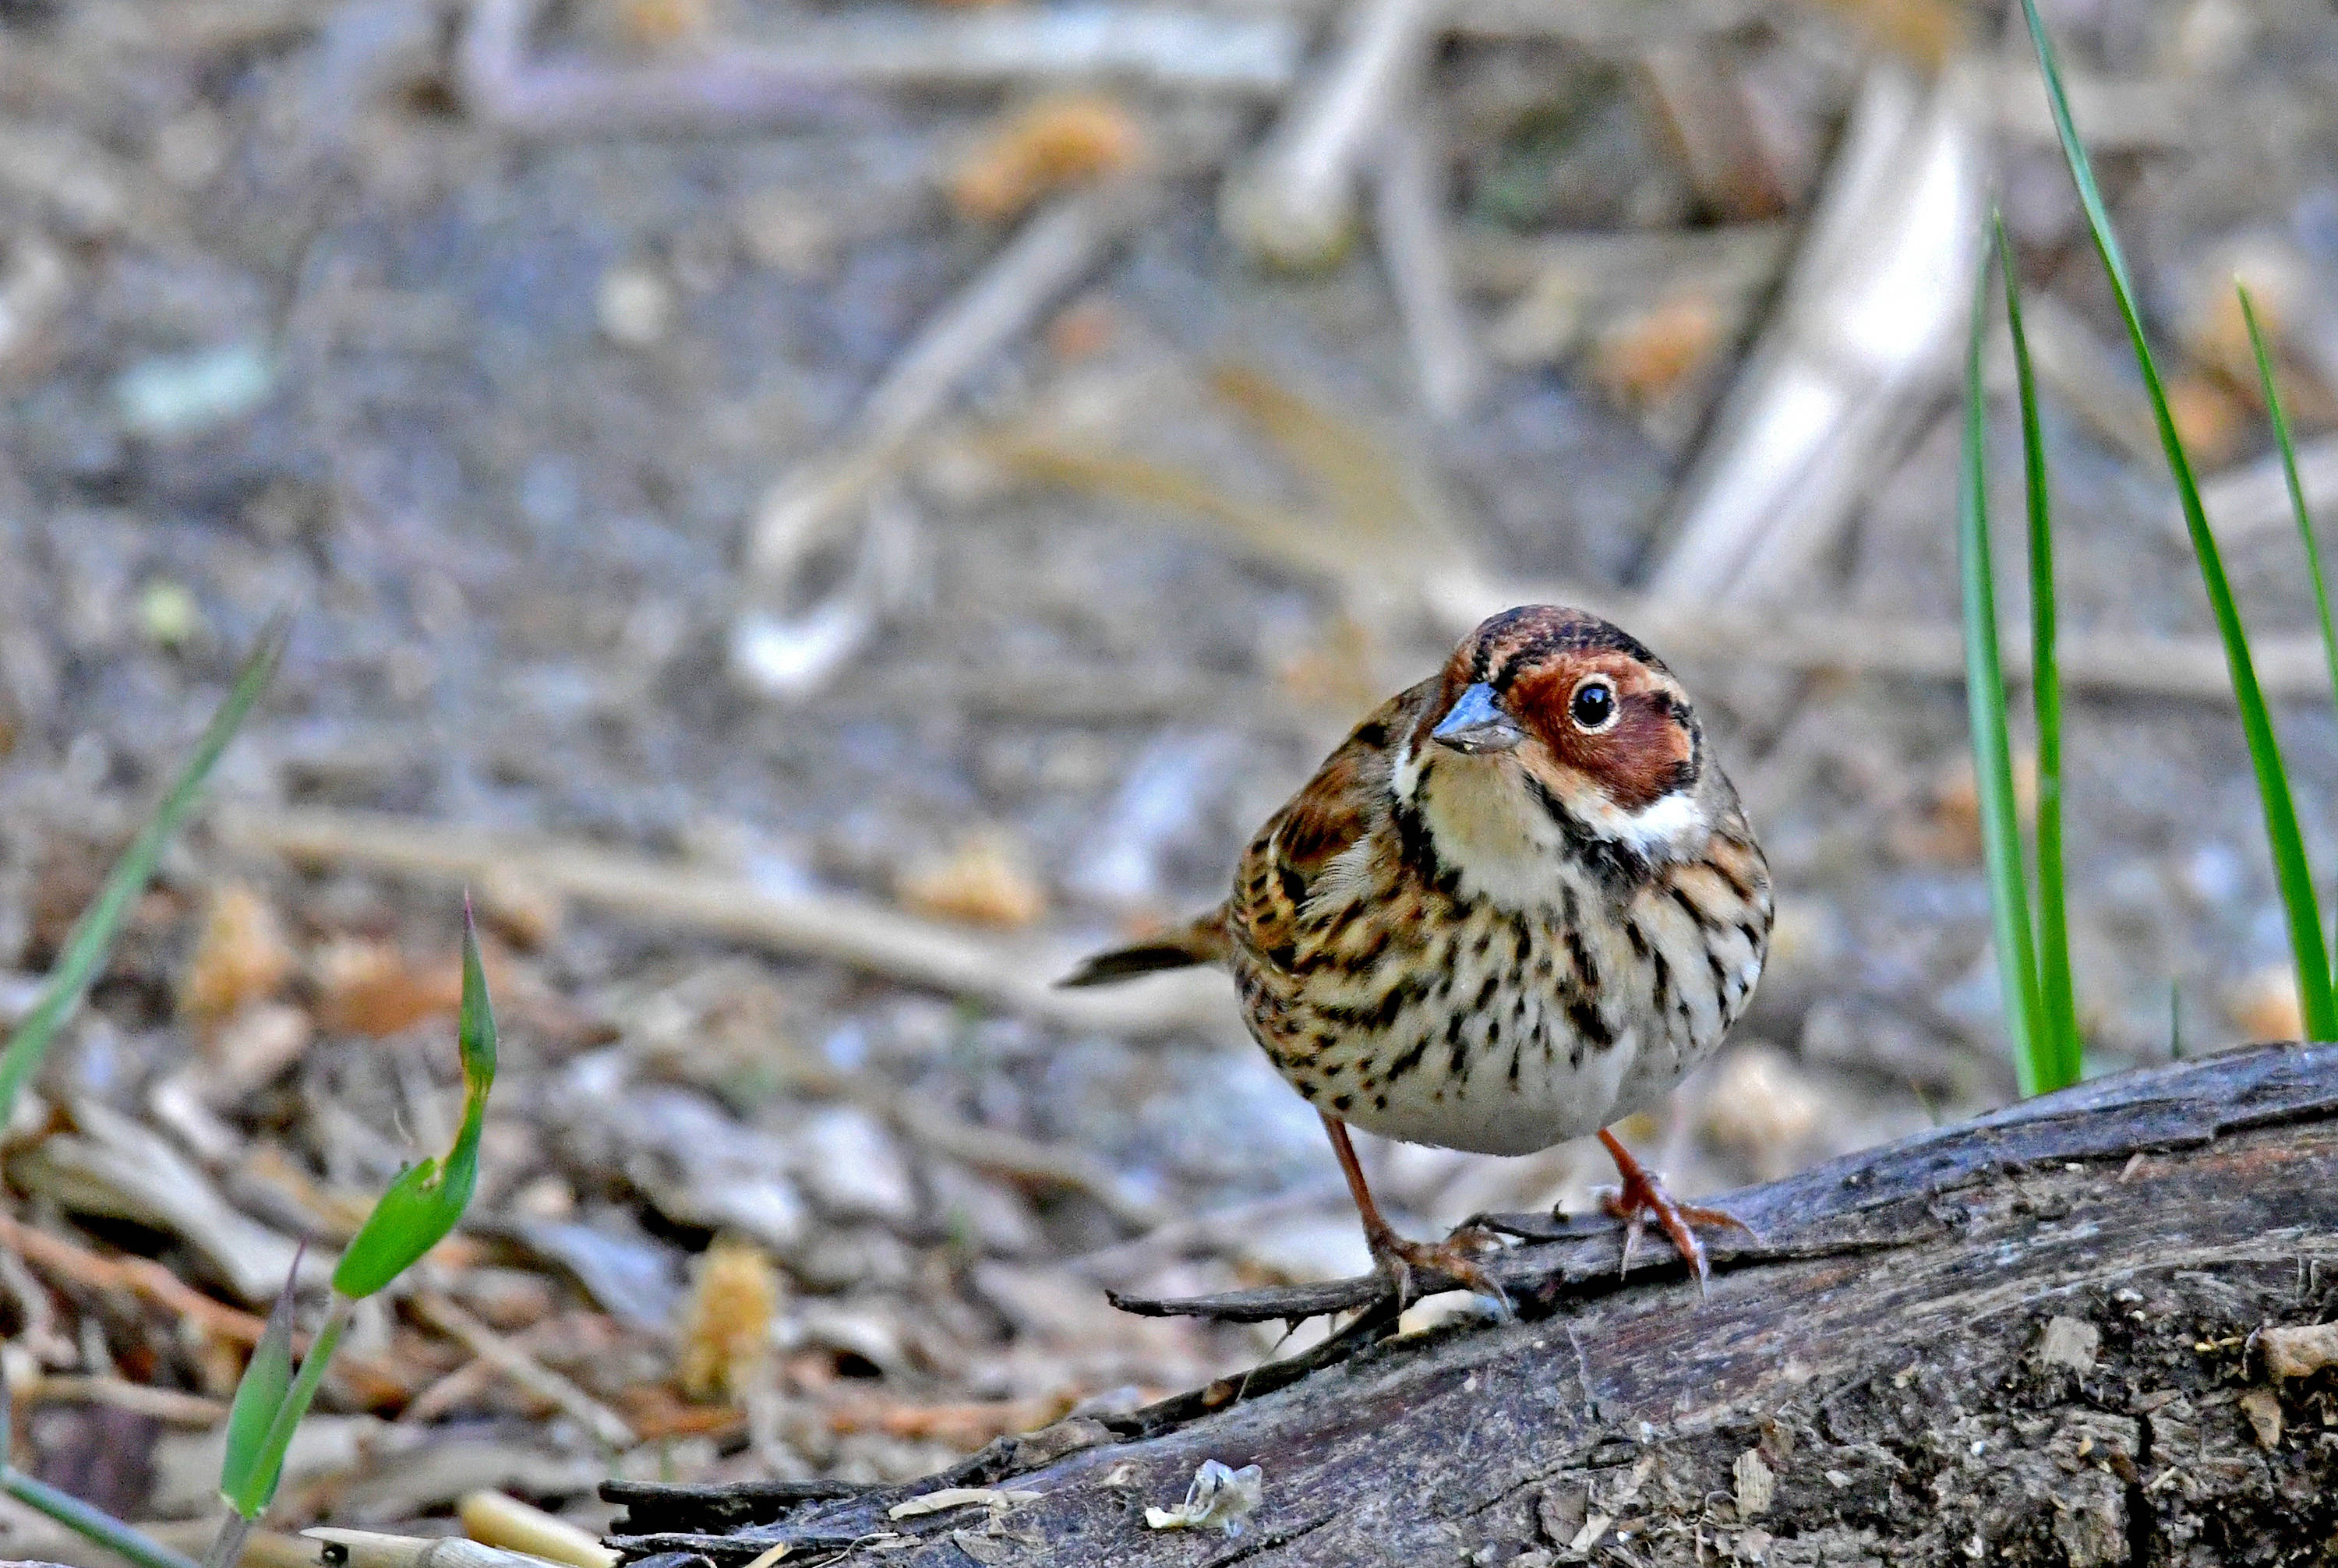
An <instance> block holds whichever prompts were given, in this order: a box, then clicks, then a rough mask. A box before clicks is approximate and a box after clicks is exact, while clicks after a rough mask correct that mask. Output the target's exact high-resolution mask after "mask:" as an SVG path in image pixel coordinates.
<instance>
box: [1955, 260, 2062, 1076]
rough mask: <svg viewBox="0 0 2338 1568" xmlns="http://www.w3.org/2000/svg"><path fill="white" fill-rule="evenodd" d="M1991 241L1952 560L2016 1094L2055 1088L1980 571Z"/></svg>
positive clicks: (1990, 590) (1985, 528) (2001, 681)
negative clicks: (1958, 580) (1959, 585)
mask: <svg viewBox="0 0 2338 1568" xmlns="http://www.w3.org/2000/svg"><path fill="white" fill-rule="evenodd" d="M1996 261H1997V244H1996V240H1995V238H1994V236H1992V237H1991V240H1990V242H1989V245H1988V246H1987V247H1986V248H1985V249H1984V250H1983V253H1982V255H1981V259H1980V276H1979V279H1978V280H1977V281H1976V282H1975V284H1974V287H1973V314H1972V332H1971V338H1970V342H1969V344H1968V346H1967V348H1966V351H1965V440H1964V466H1963V474H1962V478H1961V482H1960V484H1959V485H1958V487H1957V559H1958V564H1959V565H1960V568H1961V570H1962V573H1963V577H1964V622H1965V701H1966V704H1967V707H1968V708H1969V710H1970V714H1971V725H1972V748H1973V783H1974V788H1975V790H1976V793H1977V794H1978V796H1979V801H1980V837H1981V858H1982V860H1983V863H1984V864H1985V865H1986V867H1988V871H1989V914H1990V916H1991V917H1992V919H1993V921H1994V923H1995V926H1996V933H1997V975H1998V983H1999V986H2000V987H2001V988H2002V989H2003V992H2004V996H2005V1033H2006V1038H2007V1041H2008V1043H2009V1044H2010V1045H2011V1047H2012V1050H2013V1067H2014V1073H2015V1074H2016V1076H2017V1077H2018V1078H2019V1081H2020V1084H2021V1093H2024V1094H2025V1095H2027V1094H2041V1093H2045V1092H2046V1091H2047V1090H2048V1089H2051V1088H2054V1087H2057V1085H2056V1083H2054V1081H2053V1079H2054V1063H2053V1059H2052V1056H2051V1054H2050V1052H2049V1049H2048V1042H2049V1036H2048V1034H2047V1031H2046V1027H2045V1019H2044V1016H2043V1009H2042V1007H2041V1006H2040V1005H2039V1002H2038V960H2037V956H2036V954H2035V952H2034V950H2033V947H2032V938H2031V933H2030V926H2029V884H2028V882H2027V881H2026V879H2025V878H2024V877H2023V876H2022V873H2021V824H2020V819H2019V817H2017V816H2016V815H2015V812H2014V809H2013V749H2012V745H2011V743H2010V741H2009V740H2008V739H2007V735H2006V709H2005V671H2004V668H2003V665H2002V662H2001V659H2000V655H1999V644H1998V640H1997V586H1996V583H1995V580H1994V577H1993V574H1992V572H1991V569H1990V565H1989V498H1988V494H1987V489H1986V486H1987V484H1988V478H1989V466H1988V462H1987V456H1986V453H1985V450H1984V448H1985V446H1986V442H1987V437H1988V407H1987V404H1986V401H1985V399H1984V397H1983V394H1982V389H1981V376H1980V351H1981V343H1982V340H1983V338H1984V336H1985V335H1986V333H1987V330H1988V326H1989V269H1990V268H1991V267H1992V266H1993V265H1995V264H1996Z"/></svg>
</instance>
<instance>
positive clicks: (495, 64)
mask: <svg viewBox="0 0 2338 1568" xmlns="http://www.w3.org/2000/svg"><path fill="white" fill-rule="evenodd" d="M542 9H543V6H542V4H541V0H478V4H476V5H474V6H473V7H472V10H471V17H470V22H469V25H467V27H466V29H465V31H464V35H463V43H462V47H461V49H460V51H459V54H458V56H457V73H458V77H459V80H460V82H461V85H462V93H463V100H464V102H465V103H466V104H467V105H468V106H469V108H470V109H471V111H472V113H474V114H476V115H477V116H478V117H479V118H481V119H482V120H485V121H486V122H489V123H491V124H495V125H498V126H501V127H502V128H504V129H506V130H507V131H512V132H518V133H520V134H523V135H531V136H575V135H588V136H606V135H612V134H622V133H626V132H641V131H666V132H682V131H690V132H742V131H754V130H761V129H768V128H770V127H771V126H773V125H786V124H791V123H800V122H808V121H830V122H835V121H844V120H859V121H873V120H874V119H875V118H876V117H877V108H876V105H875V103H874V102H873V101H872V100H871V99H870V98H869V96H868V93H869V91H870V90H872V89H882V88H918V87H925V88H933V87H940V88H945V89H948V88H958V89H965V88H970V87H972V88H980V87H998V86H1007V85H1017V84H1019V85H1034V84H1041V85H1044V84H1050V83H1080V82H1090V81H1094V80H1095V79H1096V78H1098V77H1111V78H1115V79H1119V80H1125V81H1135V82H1139V83H1144V84H1147V85H1150V86H1153V87H1156V88H1160V89H1163V90H1166V91H1171V92H1179V93H1222V94H1234V95H1240V96H1252V95H1257V96H1268V97H1272V96H1277V95H1279V94H1281V93H1282V92H1284V91H1285V90H1286V89H1287V88H1288V87H1289V86H1290V84H1291V82H1292V79H1293V78H1294V77H1295V76H1296V74H1297V73H1298V69H1299V57H1300V53H1301V47H1302V44H1301V39H1300V34H1299V31H1298V29H1297V28H1296V27H1295V26H1294V25H1292V23H1290V22H1289V21H1288V20H1286V19H1284V18H1282V17H1276V16H1226V15H1213V14H1211V13H1208V12H1205V11H1194V10H1179V9H1168V8H1161V7H1150V6H1120V5H1115V6H1112V7H1110V8H1108V9H1107V8H1104V7H1062V8H1058V7H1039V6H1033V7H1007V8H1001V9H994V10H987V11H975V12H963V13H959V14H958V15H950V14H947V13H933V12H924V11H917V10H913V9H910V8H906V7H905V8H902V9H900V10H898V11H890V12H885V13H879V14H875V15H844V16H840V17H837V18H834V19H830V20H820V21H812V22H809V23H806V22H804V21H801V20H797V21H795V22H794V23H792V24H791V27H790V31H789V34H788V37H787V41H786V43H785V44H784V45H782V46H776V47H775V46H768V45H766V46H757V45H754V44H737V43H733V44H726V45H723V46H721V47H718V48H715V49H712V50H710V51H708V52H706V53H704V54H693V55H690V56H688V57H677V58H674V59H672V60H669V61H659V62H654V63H651V64H636V65H611V64H601V63H596V62H589V61H585V60H581V59H575V58H568V59H562V58H556V57H555V58H551V59H543V58H531V57H530V56H529V54H528V52H527V37H528V34H529V32H530V30H531V29H532V27H533V26H534V24H535V19H536V17H537V16H538V15H540V13H541V11H542Z"/></svg>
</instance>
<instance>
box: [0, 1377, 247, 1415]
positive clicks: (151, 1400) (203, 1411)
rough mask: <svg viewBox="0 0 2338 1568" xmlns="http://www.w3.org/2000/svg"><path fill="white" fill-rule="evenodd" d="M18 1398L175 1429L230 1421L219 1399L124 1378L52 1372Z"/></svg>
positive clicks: (30, 1403)
mask: <svg viewBox="0 0 2338 1568" xmlns="http://www.w3.org/2000/svg"><path fill="white" fill-rule="evenodd" d="M16 1397H17V1398H18V1400H19V1401H20V1402H21V1403H23V1404H25V1405H104V1406H111V1407H112V1408H113V1409H116V1410H127V1411H129V1412H130V1413H131V1414H133V1415H134V1416H152V1417H153V1418H154V1419H155V1420H157V1421H160V1422H162V1423H163V1424H164V1425H166V1426H217V1425H219V1423H221V1421H224V1420H226V1419H227V1406H225V1405H222V1404H221V1403H220V1402H219V1401H218V1400H216V1399H207V1398H205V1397H203V1396H201V1394H188V1393H184V1392H182V1391H181V1390H179V1389H176V1388H152V1387H147V1386H146V1385H145V1384H143V1383H132V1382H129V1381H127V1380H125V1379H123V1378H120V1377H91V1376H81V1375H74V1374H60V1373H54V1372H52V1373H47V1374H44V1376H42V1377H35V1378H34V1379H32V1380H31V1381H30V1382H28V1383H27V1384H26V1385H25V1387H23V1388H21V1389H19V1390H17V1393H16Z"/></svg>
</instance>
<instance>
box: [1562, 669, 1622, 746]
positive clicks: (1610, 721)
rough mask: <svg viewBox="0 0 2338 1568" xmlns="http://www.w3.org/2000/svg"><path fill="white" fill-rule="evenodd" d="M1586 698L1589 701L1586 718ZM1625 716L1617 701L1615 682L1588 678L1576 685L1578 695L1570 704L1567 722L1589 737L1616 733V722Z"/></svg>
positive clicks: (1594, 676) (1576, 694)
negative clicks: (1612, 731)
mask: <svg viewBox="0 0 2338 1568" xmlns="http://www.w3.org/2000/svg"><path fill="white" fill-rule="evenodd" d="M1586 698H1589V699H1590V701H1589V703H1588V707H1589V709H1590V712H1589V714H1588V716H1587V717H1586V712H1585V709H1586V701H1585V700H1586ZM1623 716H1624V705H1623V704H1622V703H1621V702H1620V701H1617V700H1616V682H1615V681H1613V680H1611V679H1609V678H1608V677H1607V676H1605V675H1586V676H1585V677H1584V678H1583V679H1582V680H1580V681H1577V682H1576V683H1575V692H1574V694H1573V695H1572V696H1570V697H1568V698H1567V721H1568V722H1569V723H1571V724H1573V725H1574V726H1575V727H1576V728H1577V730H1581V731H1582V732H1583V733H1584V734H1586V735H1599V734H1604V733H1606V731H1607V730H1613V729H1614V728H1615V727H1616V720H1618V719H1620V718H1622V717H1623Z"/></svg>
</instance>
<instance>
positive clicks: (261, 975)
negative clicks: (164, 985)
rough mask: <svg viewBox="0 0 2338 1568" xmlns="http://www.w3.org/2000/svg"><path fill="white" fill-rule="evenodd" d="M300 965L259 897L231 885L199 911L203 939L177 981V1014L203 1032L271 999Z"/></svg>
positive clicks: (273, 914) (237, 884)
mask: <svg viewBox="0 0 2338 1568" xmlns="http://www.w3.org/2000/svg"><path fill="white" fill-rule="evenodd" d="M298 962H299V959H298V957H297V956H295V954H294V953H293V951H292V945H291V944H290V942H288V941H286V940H285V937H284V926H283V923H282V922H281V921H280V920H279V919H278V918H277V917H276V910H275V908H274V907H272V906H270V903H269V902H268V900H267V899H266V898H265V897H262V896H261V895H260V892H259V891H258V890H257V889H255V888H252V887H247V886H245V885H244V884H243V883H241V882H230V883H228V884H226V885H225V886H224V887H221V888H220V889H219V890H218V891H216V892H215V893H213V894H212V895H211V902H210V904H209V905H208V906H207V907H205V908H204V910H203V929H202V935H201V936H198V937H197V938H196V939H195V951H194V954H193V956H192V957H190V958H189V959H188V961H187V970H186V973H185V974H184V975H182V976H181V977H180V980H179V1011H180V1012H182V1013H183V1014H186V1016H187V1017H189V1018H190V1019H192V1020H193V1021H194V1023H195V1024H196V1025H197V1026H198V1027H199V1028H201V1029H203V1030H204V1031H206V1032H208V1031H210V1030H211V1029H213V1028H216V1027H217V1026H218V1025H219V1024H222V1023H224V1022H225V1021H226V1020H228V1019H230V1018H232V1017H234V1016H235V1015H236V1014H238V1013H241V1012H242V1011H243V1010H244V1008H246V1007H248V1006H250V1005H251V1004H252V1003H254V1002H259V1001H264V1000H265V999H267V998H268V997H270V996H273V995H275V994H276V992H277V991H278V989H279V988H280V987H281V986H282V985H283V984H284V982H285V981H287V980H289V979H290V978H291V977H292V970H293V966H294V965H296V964H297V963H298Z"/></svg>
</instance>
